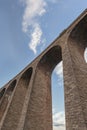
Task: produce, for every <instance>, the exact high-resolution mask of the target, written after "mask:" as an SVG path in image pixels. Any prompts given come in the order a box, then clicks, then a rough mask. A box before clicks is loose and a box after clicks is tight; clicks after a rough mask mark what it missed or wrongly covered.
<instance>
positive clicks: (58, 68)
mask: <svg viewBox="0 0 87 130" xmlns="http://www.w3.org/2000/svg"><path fill="white" fill-rule="evenodd" d="M62 64H63V63H62V61H61V62H60V63H59V64H58V65H57V66H56V67H55V70H54V72H55V73H56V75H57V76H59V77H61V78H62V77H63V66H62Z"/></svg>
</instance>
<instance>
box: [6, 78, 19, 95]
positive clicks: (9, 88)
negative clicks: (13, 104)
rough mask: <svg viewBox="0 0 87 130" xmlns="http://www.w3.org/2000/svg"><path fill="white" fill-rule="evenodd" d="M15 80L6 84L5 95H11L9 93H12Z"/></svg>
mask: <svg viewBox="0 0 87 130" xmlns="http://www.w3.org/2000/svg"><path fill="white" fill-rule="evenodd" d="M16 82H17V81H16V80H14V81H13V82H12V83H11V84H10V85H9V86H8V88H7V90H6V94H7V95H11V94H12V92H13V90H14V88H15V86H16Z"/></svg>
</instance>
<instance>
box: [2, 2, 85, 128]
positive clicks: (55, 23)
mask: <svg viewBox="0 0 87 130" xmlns="http://www.w3.org/2000/svg"><path fill="white" fill-rule="evenodd" d="M86 7H87V0H82V1H80V0H61V1H60V0H36V1H35V0H14V1H12V0H0V46H1V47H0V86H3V85H4V84H5V83H7V82H8V81H9V80H10V79H12V78H13V77H14V76H15V75H16V74H17V73H19V72H20V71H21V70H22V69H23V68H24V67H26V65H28V64H29V63H30V62H31V61H32V60H33V59H34V58H35V57H37V56H38V55H39V54H40V53H41V52H42V51H43V50H44V49H45V48H46V47H47V46H48V45H49V44H50V43H51V42H52V41H53V40H54V39H55V38H56V37H57V36H58V35H59V33H61V31H63V30H64V29H65V28H67V27H68V26H69V25H70V24H71V23H72V22H73V21H74V20H75V19H76V18H77V16H78V15H79V14H80V13H81V12H82V11H83V10H85V9H86ZM63 88H64V87H63V75H62V63H60V64H59V66H57V67H56V68H55V70H54V72H53V74H52V94H53V118H54V126H53V129H54V130H65V122H64V94H63ZM60 124H62V125H60Z"/></svg>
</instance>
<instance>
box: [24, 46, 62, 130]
mask: <svg viewBox="0 0 87 130" xmlns="http://www.w3.org/2000/svg"><path fill="white" fill-rule="evenodd" d="M61 53H62V52H61V47H60V46H58V45H56V46H53V47H51V49H49V50H48V51H46V53H45V54H44V55H43V56H42V57H41V59H40V61H39V63H38V64H37V68H36V73H35V78H34V83H33V88H32V92H31V96H30V101H29V106H28V110H27V115H26V120H25V125H24V130H27V129H29V130H34V129H35V128H36V130H40V129H46V130H47V129H49V130H51V129H52V99H51V73H52V71H53V69H54V68H55V66H56V65H57V64H58V63H59V62H60V61H61V60H62V54H61ZM34 126H35V127H34Z"/></svg>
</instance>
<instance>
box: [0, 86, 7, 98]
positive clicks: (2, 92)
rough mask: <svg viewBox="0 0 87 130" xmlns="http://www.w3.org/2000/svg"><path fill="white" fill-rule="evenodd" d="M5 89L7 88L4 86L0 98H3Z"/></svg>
mask: <svg viewBox="0 0 87 130" xmlns="http://www.w3.org/2000/svg"><path fill="white" fill-rule="evenodd" d="M5 90H6V88H3V89H2V90H1V91H0V100H1V99H2V97H3V95H4V93H5Z"/></svg>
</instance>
